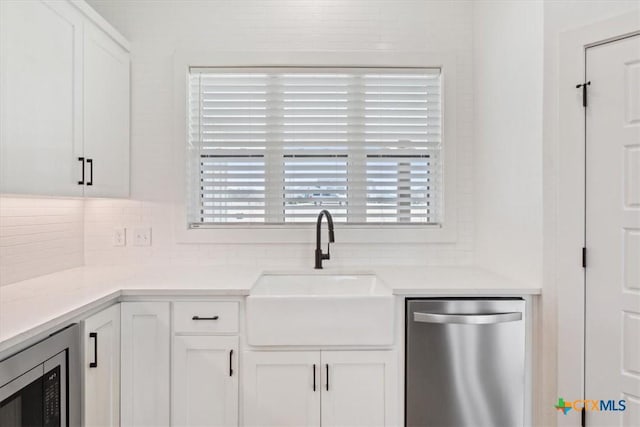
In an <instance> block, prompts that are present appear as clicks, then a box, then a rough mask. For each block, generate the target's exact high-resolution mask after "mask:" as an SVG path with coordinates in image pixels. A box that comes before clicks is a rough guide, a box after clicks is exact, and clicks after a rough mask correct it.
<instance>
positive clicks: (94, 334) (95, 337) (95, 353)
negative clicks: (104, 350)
mask: <svg viewBox="0 0 640 427" xmlns="http://www.w3.org/2000/svg"><path fill="white" fill-rule="evenodd" d="M91 338H93V362H90V363H89V367H90V368H97V367H98V333H97V332H89V339H91Z"/></svg>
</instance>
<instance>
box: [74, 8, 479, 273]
mask: <svg viewBox="0 0 640 427" xmlns="http://www.w3.org/2000/svg"><path fill="white" fill-rule="evenodd" d="M89 2H90V4H91V5H93V6H94V7H95V8H96V10H97V11H98V12H99V13H100V14H102V15H103V16H104V17H105V18H106V19H107V20H108V21H109V22H110V23H112V24H113V25H114V26H115V27H116V28H118V29H119V30H120V31H121V32H122V33H123V34H124V35H125V37H127V38H128V39H129V40H130V41H131V45H132V143H131V145H132V171H131V172H132V174H131V176H132V198H131V200H129V201H109V200H91V201H88V202H86V228H87V233H86V241H85V242H86V262H87V264H115V263H123V262H125V263H126V262H135V263H140V262H149V263H152V262H153V263H184V262H190V263H200V264H229V263H231V264H245V263H250V264H259V265H265V266H269V267H279V266H286V267H303V266H306V267H308V266H310V265H311V263H312V253H313V251H312V248H311V247H310V246H309V245H215V244H204V245H193V244H190V245H185V244H177V243H175V240H174V238H173V225H172V223H171V221H172V219H171V206H170V202H171V199H170V196H169V195H168V191H167V189H168V188H171V185H170V184H171V182H170V179H171V170H172V160H173V155H172V153H173V152H174V151H173V150H174V149H173V147H172V144H173V143H175V141H173V140H172V135H173V128H172V126H173V109H172V106H173V99H172V98H173V54H174V52H175V51H180V50H182V49H185V48H197V49H207V50H210V51H212V52H216V51H220V52H223V51H256V50H264V51H288V52H291V53H293V54H294V55H295V53H296V52H308V51H333V52H352V51H359V52H374V53H375V52H394V53H398V52H406V53H409V54H410V52H430V51H431V52H438V53H442V52H444V53H452V54H454V55H456V57H457V64H456V66H457V76H456V83H457V92H458V103H457V112H456V119H457V125H458V126H457V136H458V141H457V142H458V157H457V171H458V176H457V181H458V191H457V197H458V198H457V201H458V208H459V216H458V240H457V242H456V243H453V244H451V243H449V244H407V245H399V244H391V245H379V244H377V245H372V244H366V242H363V243H365V244H344V243H339V242H338V243H336V245H335V249H334V250H333V249H332V260H331V261H330V262H329V263H327V266H329V265H332V266H338V265H354V264H359V265H363V264H364V265H368V264H381V263H383V264H400V265H402V264H448V265H452V264H469V263H471V262H472V261H473V198H472V190H473V172H472V162H473V155H472V152H473V144H472V132H473V128H472V121H473V115H472V108H473V103H472V100H473V93H472V6H471V3H470V2H464V1H459V2H444V1H442V2H431V1H411V0H398V1H378V0H366V1H365V0H350V1H337V0H314V1H304V0H302V1H301V0H270V1H257V0H245V1H231V0H211V1H198V0H196V1H188V2H183V1H162V2H161V1H153V2H152V1H136V0H132V1H103V0H90V1H89ZM198 65H206V64H198ZM389 65H393V64H389ZM178 143H180V142H179V141H178ZM136 224H140V225H150V226H152V227H153V246H152V247H151V248H139V247H129V246H128V247H125V248H114V247H112V246H111V234H112V230H113V227H114V226H116V225H118V226H119V225H124V226H127V227H132V226H134V225H136ZM336 238H337V240H338V241H339V239H340V234H339V232H338V233H337V234H336Z"/></svg>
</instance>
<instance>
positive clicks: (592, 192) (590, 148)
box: [585, 36, 640, 426]
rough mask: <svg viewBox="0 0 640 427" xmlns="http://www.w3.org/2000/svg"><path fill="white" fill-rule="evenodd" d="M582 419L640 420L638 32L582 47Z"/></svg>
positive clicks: (598, 422) (591, 422) (606, 422)
mask: <svg viewBox="0 0 640 427" xmlns="http://www.w3.org/2000/svg"><path fill="white" fill-rule="evenodd" d="M587 80H589V81H591V86H589V99H588V101H589V102H588V107H587V119H586V123H587V129H586V156H587V163H586V171H587V172H586V173H587V176H586V246H587V251H588V252H587V269H586V325H585V328H586V331H585V333H586V337H585V339H586V343H585V346H586V352H585V364H586V365H585V366H586V378H585V397H586V398H587V399H605V400H615V403H616V408H619V409H621V408H620V405H619V402H618V401H619V400H625V401H626V411H587V413H586V420H587V425H588V426H614V425H615V426H620V425H623V426H639V425H640V36H636V37H631V38H627V39H623V40H619V41H615V42H611V43H607V44H604V45H600V46H596V47H591V48H588V49H587Z"/></svg>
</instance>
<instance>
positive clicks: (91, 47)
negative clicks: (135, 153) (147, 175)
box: [83, 24, 130, 197]
mask: <svg viewBox="0 0 640 427" xmlns="http://www.w3.org/2000/svg"><path fill="white" fill-rule="evenodd" d="M83 72H84V157H85V158H86V162H87V163H86V168H85V173H86V189H85V195H87V196H89V197H128V196H129V114H130V111H129V104H130V96H129V93H130V91H129V76H130V62H129V53H128V52H127V51H126V50H125V49H123V47H122V46H120V45H119V44H118V43H117V42H116V41H115V40H113V39H112V38H111V37H109V36H108V35H107V34H106V33H104V32H102V31H100V30H99V29H97V28H96V27H94V26H93V25H90V24H87V25H85V31H84V69H83Z"/></svg>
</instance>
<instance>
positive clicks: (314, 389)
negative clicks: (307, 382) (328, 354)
mask: <svg viewBox="0 0 640 427" xmlns="http://www.w3.org/2000/svg"><path fill="white" fill-rule="evenodd" d="M313 391H316V364H315V363H314V364H313Z"/></svg>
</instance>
